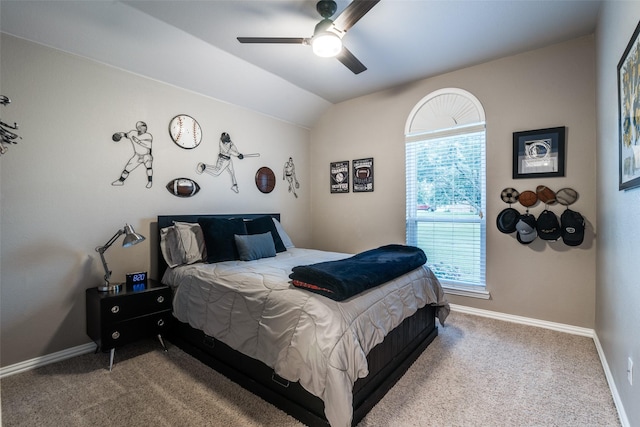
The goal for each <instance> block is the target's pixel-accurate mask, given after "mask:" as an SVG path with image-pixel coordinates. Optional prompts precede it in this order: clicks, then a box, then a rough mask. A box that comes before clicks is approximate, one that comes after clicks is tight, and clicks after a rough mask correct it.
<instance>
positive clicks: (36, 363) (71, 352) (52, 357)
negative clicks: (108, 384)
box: [0, 343, 96, 379]
mask: <svg viewBox="0 0 640 427" xmlns="http://www.w3.org/2000/svg"><path fill="white" fill-rule="evenodd" d="M95 350H96V345H95V344H94V343H88V344H82V345H79V346H77V347H72V348H68V349H66V350H62V351H58V352H55V353H51V354H47V355H45V356H40V357H36V358H34V359H30V360H25V361H24V362H18V363H16V364H13V365H9V366H5V367H3V368H0V379H1V378H4V377H8V376H9V375H13V374H17V373H20V372H24V371H28V370H31V369H35V368H39V367H41V366H45V365H48V364H50V363H54V362H59V361H61V360H65V359H70V358H72V357H75V356H80V355H81V354H87V353H92V352H94V351H95Z"/></svg>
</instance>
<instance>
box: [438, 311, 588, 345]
mask: <svg viewBox="0 0 640 427" xmlns="http://www.w3.org/2000/svg"><path fill="white" fill-rule="evenodd" d="M450 306H451V310H452V311H458V312H460V313H466V314H473V315H476V316H481V317H488V318H491V319H497V320H504V321H505V322H512V323H519V324H521V325H529V326H536V327H538V328H543V329H551V330H554V331H558V332H565V333H568V334H572V335H580V336H583V337H589V338H593V337H594V336H595V332H594V330H593V329H589V328H581V327H579V326H572V325H566V324H564V323H556V322H548V321H546V320H538V319H532V318H530V317H523V316H515V315H513V314H505V313H499V312H497V311H490V310H482V309H480V308H473V307H466V306H464V305H458V304H450Z"/></svg>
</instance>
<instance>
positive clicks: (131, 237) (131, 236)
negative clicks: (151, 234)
mask: <svg viewBox="0 0 640 427" xmlns="http://www.w3.org/2000/svg"><path fill="white" fill-rule="evenodd" d="M123 234H125V236H124V240H123V242H122V246H123V247H125V248H128V247H129V246H133V245H137V244H138V243H140V242H142V241H143V240H144V236H142V235H140V234H138V233H136V232H135V231H134V229H133V227H132V226H130V225H129V224H126V225H125V226H124V228H122V229H120V230H118V231H117V232H116V234H114V235H113V237H112V238H111V239H109V241H108V242H107V243H105V244H104V245H103V246H98V247H97V248H96V252H98V253H99V254H100V259H101V260H102V266H103V267H104V284H102V286H98V291H100V292H118V291H119V290H120V285H119V284H118V285H112V284H110V283H109V279H110V278H111V270H109V267H108V266H107V261H105V259H104V253H105V252H106V251H107V249H109V248H110V247H111V245H113V244H114V243H115V241H116V240H118V237H120V236H122V235H123Z"/></svg>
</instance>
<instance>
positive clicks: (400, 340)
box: [157, 214, 438, 427]
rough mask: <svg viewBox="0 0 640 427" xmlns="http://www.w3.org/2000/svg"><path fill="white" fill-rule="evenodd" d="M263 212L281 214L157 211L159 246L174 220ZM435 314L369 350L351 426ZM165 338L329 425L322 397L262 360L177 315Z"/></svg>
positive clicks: (404, 362)
mask: <svg viewBox="0 0 640 427" xmlns="http://www.w3.org/2000/svg"><path fill="white" fill-rule="evenodd" d="M263 215H270V216H272V217H274V218H276V219H278V220H279V219H280V215H279V214H237V215H161V216H158V224H157V225H158V245H159V242H160V237H159V232H160V230H161V229H162V228H164V227H168V226H171V225H173V221H183V222H197V221H198V218H202V217H216V218H238V217H242V218H246V219H251V218H256V217H259V216H263ZM157 262H158V264H157V265H158V279H159V280H160V279H162V275H163V274H164V271H165V269H166V268H167V265H166V263H165V261H164V259H163V257H162V251H160V250H159V249H158V260H157ZM435 314H436V308H435V307H432V306H425V307H424V308H422V309H420V310H418V311H417V312H416V313H415V314H414V315H413V316H411V317H409V318H407V319H405V320H404V321H403V322H402V323H401V324H400V325H399V326H398V327H397V328H395V329H394V330H393V331H391V332H390V333H389V334H388V335H387V336H386V337H385V339H384V341H383V342H382V343H380V344H378V345H377V346H376V347H374V348H373V349H372V350H371V351H370V352H369V355H368V356H367V361H368V363H369V375H368V376H367V377H365V378H360V379H358V380H357V381H356V383H355V384H354V387H353V419H352V425H353V426H355V425H356V424H357V423H358V422H360V421H361V420H362V418H364V416H365V415H366V414H367V413H368V412H369V411H370V410H371V408H373V406H374V405H375V404H376V403H378V402H379V401H380V399H382V397H384V395H385V394H386V393H387V391H389V389H391V387H393V385H394V384H395V383H396V382H397V381H398V380H399V379H400V377H402V375H404V373H405V372H406V371H407V369H408V368H409V366H411V364H412V363H413V362H414V361H415V360H416V359H417V358H418V356H420V354H421V353H422V352H423V351H424V349H425V348H427V346H428V345H429V344H430V343H431V342H432V341H433V340H434V339H435V337H436V336H437V335H438V327H437V325H436V320H435V319H436V317H435ZM167 338H168V340H169V341H170V342H172V343H173V344H175V345H176V346H178V347H180V348H181V349H182V350H184V351H185V352H187V353H189V354H190V355H192V356H194V357H196V358H197V359H199V360H200V361H202V362H203V363H205V364H206V365H208V366H210V367H212V368H213V369H215V370H216V371H218V372H220V373H222V374H223V375H225V376H227V377H228V378H229V379H231V380H232V381H234V382H236V383H238V384H239V385H241V386H242V387H244V388H246V389H247V390H249V391H251V392H252V393H254V394H256V395H258V396H260V397H261V398H263V399H264V400H266V401H268V402H270V403H271V404H273V405H275V406H276V407H278V408H280V409H282V410H283V411H285V412H287V413H288V414H289V415H291V416H293V417H295V418H297V419H298V420H299V421H301V422H303V423H304V424H306V425H308V426H312V427H315V426H329V423H328V421H327V419H326V418H325V415H324V402H323V401H322V400H321V399H320V398H318V397H316V396H314V395H312V394H311V393H309V392H308V391H306V390H305V389H304V388H302V386H301V385H300V384H299V383H297V382H296V383H290V382H289V381H287V380H285V379H283V378H280V377H278V376H277V375H276V374H275V373H274V371H273V369H271V368H269V367H268V366H267V365H265V364H264V363H262V362H260V361H258V360H255V359H252V358H250V357H248V356H245V355H243V354H241V353H239V352H237V351H235V350H233V349H232V348H230V347H229V346H227V345H226V344H224V343H222V342H220V341H218V340H216V339H214V338H212V337H209V336H207V335H205V334H204V333H203V332H202V331H200V330H197V329H194V328H192V327H191V326H189V325H188V324H186V323H182V322H179V321H177V320H176V321H175V322H174V323H173V325H171V327H170V329H169V333H168V335H167Z"/></svg>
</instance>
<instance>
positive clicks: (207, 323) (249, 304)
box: [158, 214, 449, 427]
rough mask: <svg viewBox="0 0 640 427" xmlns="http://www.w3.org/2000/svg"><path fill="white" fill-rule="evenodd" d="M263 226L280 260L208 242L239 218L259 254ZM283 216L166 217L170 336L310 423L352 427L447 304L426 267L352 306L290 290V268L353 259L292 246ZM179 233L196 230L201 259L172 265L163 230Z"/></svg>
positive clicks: (432, 333) (161, 262)
mask: <svg viewBox="0 0 640 427" xmlns="http://www.w3.org/2000/svg"><path fill="white" fill-rule="evenodd" d="M267 218H268V220H269V221H268V223H269V224H273V228H272V229H271V234H269V233H267V235H269V236H274V239H273V240H274V245H273V246H274V247H278V251H277V252H276V253H275V254H274V253H273V250H272V248H271V247H269V248H268V250H267V252H268V253H267V255H265V256H264V257H260V256H257V258H256V254H255V253H254V254H251V253H249V255H247V251H248V252H251V251H252V250H253V249H252V248H253V247H251V246H250V247H249V249H247V247H246V245H245V242H244V241H240V240H239V237H236V240H235V243H237V247H236V252H235V253H234V254H230V253H226V254H222V255H221V254H220V253H219V252H220V251H219V250H218V249H219V247H218V246H219V245H218V244H219V241H215V242H214V241H212V240H211V239H212V237H211V236H216V238H217V236H218V235H217V234H216V233H219V232H220V230H221V229H220V227H221V226H224V227H225V233H227V237H228V233H229V231H227V230H226V227H227V224H231V223H233V224H234V225H233V226H231V225H230V227H231V228H232V229H233V228H234V227H235V226H237V225H238V222H242V223H244V224H246V228H249V226H252V227H253V228H254V229H253V230H249V234H251V237H250V239H251V240H250V242H251V244H252V245H253V246H255V247H261V245H262V243H260V244H258V243H257V242H264V240H258V239H263V238H264V237H265V236H264V235H263V233H262V232H263V231H264V227H267V226H268V225H269V224H267V222H265V220H266V219H267ZM273 219H275V220H276V221H273ZM279 220H280V216H279V214H249V215H246V214H243V215H240V214H238V215H161V216H158V232H159V236H158V242H159V243H160V246H161V247H160V249H159V250H158V268H159V276H160V277H161V278H162V281H163V283H165V284H168V285H170V286H171V287H172V289H173V292H174V301H173V313H174V317H175V318H176V321H175V322H174V324H173V325H172V326H171V328H170V332H169V334H168V337H167V338H168V339H169V341H171V342H172V343H174V344H175V345H177V346H178V347H180V348H182V349H183V350H184V351H186V352H187V353H189V354H191V355H193V356H195V357H196V358H198V359H199V360H201V361H202V362H204V363H206V364H207V365H209V366H211V367H212V368H214V369H216V370H217V371H219V372H221V373H222V374H224V375H226V376H227V377H229V378H230V379H231V380H233V381H235V382H237V383H238V384H240V385H241V386H243V387H245V388H247V389H248V390H250V391H251V392H253V393H255V394H257V395H259V396H260V397H262V398H263V399H265V400H267V401H268V402H270V403H272V404H274V405H275V406H277V407H279V408H280V409H282V410H284V411H285V412H287V413H289V414H290V415H292V416H293V417H295V418H297V419H298V420H300V421H301V422H303V423H305V424H307V425H309V426H328V425H331V426H333V427H337V426H348V425H356V424H357V423H358V422H359V421H360V420H361V419H362V418H363V417H364V416H365V415H366V413H367V412H368V411H369V410H370V409H371V408H372V407H373V406H374V405H375V404H376V403H377V402H378V401H379V400H380V399H381V398H382V397H383V396H384V394H385V393H386V392H387V391H388V390H389V389H390V388H391V387H392V386H393V385H394V384H395V382H396V381H397V380H398V379H399V378H400V377H401V376H402V375H403V374H404V373H405V372H406V370H407V369H408V367H409V366H410V365H411V363H413V361H415V359H416V358H417V357H418V356H419V355H420V353H421V352H422V351H423V350H424V349H425V348H426V347H427V346H428V345H429V344H430V343H431V342H432V341H433V340H434V339H435V337H436V336H437V334H438V327H437V325H436V317H438V318H439V320H440V322H441V323H442V322H444V320H445V318H446V316H447V314H448V312H449V306H448V303H447V302H446V300H445V298H444V293H443V292H442V288H441V287H440V285H439V283H438V281H437V279H436V278H435V276H433V273H432V272H431V271H430V270H429V269H428V268H427V267H426V266H420V267H419V268H416V269H415V270H412V271H410V272H408V273H406V274H404V275H402V276H401V277H398V278H396V279H393V280H391V281H389V282H387V283H385V284H383V285H381V286H377V287H375V288H372V289H368V290H366V291H363V292H361V293H359V294H358V295H355V296H353V297H351V298H348V299H346V300H344V301H335V300H332V299H330V298H327V297H325V296H322V295H318V294H317V293H314V292H311V291H309V290H308V289H301V288H298V287H294V286H292V285H291V280H290V279H289V274H290V273H291V270H292V268H293V267H295V266H299V265H306V264H313V263H314V262H332V261H340V260H344V259H345V258H349V257H350V255H349V254H341V253H335V252H324V251H316V250H310V249H301V248H296V247H294V246H293V244H292V243H291V242H290V239H289V238H288V236H287V235H286V232H285V231H284V230H283V229H282V227H281V226H280V223H279ZM225 221H227V222H225ZM212 224H214V225H212ZM221 224H222V225H221ZM258 224H259V226H258ZM198 226H199V227H198ZM179 227H182V229H183V230H184V229H185V228H187V229H189V230H191V231H193V230H196V235H195V237H194V238H193V241H192V242H191V246H190V247H191V248H192V250H191V252H192V253H194V252H195V253H202V260H199V259H197V258H198V257H197V256H196V255H194V256H193V257H191V259H182V260H178V261H176V260H175V259H171V254H168V252H170V251H169V250H168V249H167V245H166V244H165V242H166V241H167V233H168V232H169V231H171V232H176V230H178V228H179ZM256 227H257V228H256ZM197 232H202V235H197ZM231 233H232V234H231V235H234V234H235V231H233V232H231ZM280 236H282V237H280ZM248 239H249V237H248V238H247V241H248ZM275 240H279V242H276V241H275ZM227 244H228V242H227V243H226V244H225V247H226V246H227ZM270 245H271V244H270ZM194 247H195V248H196V249H195V250H193V248H194ZM211 248H214V250H213V251H211V250H210V249H211ZM238 251H240V252H241V253H240V254H239V253H238ZM203 252H204V253H203ZM212 252H214V253H213V254H212ZM223 252H224V251H223ZM254 252H255V250H254ZM258 252H260V250H258ZM258 255H260V254H258ZM274 255H275V256H274ZM238 256H240V257H242V258H243V259H250V260H249V261H244V260H238V259H237V258H238ZM194 257H195V259H194ZM247 257H248V258H247ZM252 257H253V258H252ZM186 258H188V257H186ZM168 259H169V261H170V262H169V264H170V265H169V266H168V265H167V260H168ZM212 260H213V261H215V262H207V261H212ZM314 265H315V264H314ZM256 279H257V280H256ZM336 316H337V317H336Z"/></svg>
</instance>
